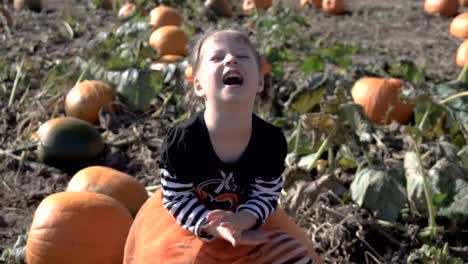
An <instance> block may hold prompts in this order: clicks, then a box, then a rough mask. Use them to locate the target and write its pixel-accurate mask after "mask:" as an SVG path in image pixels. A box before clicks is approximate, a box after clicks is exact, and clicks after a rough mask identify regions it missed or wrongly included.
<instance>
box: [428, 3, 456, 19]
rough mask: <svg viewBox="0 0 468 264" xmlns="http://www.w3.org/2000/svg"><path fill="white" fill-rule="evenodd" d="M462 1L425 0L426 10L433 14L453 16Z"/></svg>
mask: <svg viewBox="0 0 468 264" xmlns="http://www.w3.org/2000/svg"><path fill="white" fill-rule="evenodd" d="M459 8H460V2H458V0H426V1H424V10H425V11H426V12H427V13H428V14H431V15H434V14H437V13H438V14H440V15H441V16H446V17H451V16H454V15H456V14H457V13H458V9H459Z"/></svg>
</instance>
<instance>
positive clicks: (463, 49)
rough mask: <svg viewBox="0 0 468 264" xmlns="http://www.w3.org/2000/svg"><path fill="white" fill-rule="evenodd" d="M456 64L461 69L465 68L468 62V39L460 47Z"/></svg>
mask: <svg viewBox="0 0 468 264" xmlns="http://www.w3.org/2000/svg"><path fill="white" fill-rule="evenodd" d="M456 62H457V65H458V66H460V67H463V66H465V64H466V63H467V62H468V39H467V40H465V41H463V43H462V44H460V46H459V47H458V50H457V57H456Z"/></svg>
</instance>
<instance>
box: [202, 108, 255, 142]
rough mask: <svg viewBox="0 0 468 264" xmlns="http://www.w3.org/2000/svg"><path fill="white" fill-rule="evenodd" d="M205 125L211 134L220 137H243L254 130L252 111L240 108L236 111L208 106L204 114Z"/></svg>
mask: <svg viewBox="0 0 468 264" xmlns="http://www.w3.org/2000/svg"><path fill="white" fill-rule="evenodd" d="M204 119H205V124H206V127H207V129H208V131H209V132H210V134H216V135H219V136H229V137H233V136H237V137H238V136H242V135H246V134H250V132H251V130H252V109H250V108H249V107H244V108H243V109H242V107H238V108H236V109H235V110H234V109H219V108H215V107H210V106H209V105H207V106H206V108H205V112H204Z"/></svg>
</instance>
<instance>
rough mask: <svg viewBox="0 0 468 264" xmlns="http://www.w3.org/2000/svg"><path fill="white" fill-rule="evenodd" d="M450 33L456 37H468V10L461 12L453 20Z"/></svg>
mask: <svg viewBox="0 0 468 264" xmlns="http://www.w3.org/2000/svg"><path fill="white" fill-rule="evenodd" d="M450 34H451V35H452V36H454V37H456V38H461V39H465V38H468V12H465V13H461V14H459V15H458V16H456V17H455V18H454V19H453V20H452V22H451V23H450Z"/></svg>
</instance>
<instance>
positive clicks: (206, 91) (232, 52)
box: [194, 34, 263, 105]
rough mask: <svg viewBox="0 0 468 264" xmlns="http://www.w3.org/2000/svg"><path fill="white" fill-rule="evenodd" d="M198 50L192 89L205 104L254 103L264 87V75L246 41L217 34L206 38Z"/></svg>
mask: <svg viewBox="0 0 468 264" xmlns="http://www.w3.org/2000/svg"><path fill="white" fill-rule="evenodd" d="M200 52H201V53H200V64H199V67H198V71H197V73H196V75H195V78H194V88H195V93H196V94H197V95H198V96H201V97H204V98H205V103H215V104H216V103H236V104H238V103H242V104H243V105H245V104H249V103H251V104H253V102H254V101H255V96H256V94H257V93H259V92H261V91H262V90H263V78H261V77H262V76H261V72H260V70H259V67H258V65H257V61H256V54H255V53H254V51H253V50H252V48H251V47H250V46H249V45H248V44H247V43H245V42H243V41H242V40H238V39H235V37H232V36H230V35H226V34H217V35H213V36H211V37H209V38H208V39H206V40H205V42H204V43H203V45H202V48H201V51H200Z"/></svg>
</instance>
